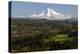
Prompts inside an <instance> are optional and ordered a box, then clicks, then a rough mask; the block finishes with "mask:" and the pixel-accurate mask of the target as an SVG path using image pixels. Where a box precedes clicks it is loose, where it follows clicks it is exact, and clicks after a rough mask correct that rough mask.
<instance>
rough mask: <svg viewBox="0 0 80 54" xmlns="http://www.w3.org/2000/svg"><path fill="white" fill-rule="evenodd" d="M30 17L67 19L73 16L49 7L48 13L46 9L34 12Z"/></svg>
mask: <svg viewBox="0 0 80 54" xmlns="http://www.w3.org/2000/svg"><path fill="white" fill-rule="evenodd" d="M30 17H35V18H36V17H37V18H40V19H48V20H65V19H70V18H71V16H70V15H65V14H62V13H58V12H56V11H54V10H53V9H51V8H47V13H45V11H42V12H41V13H40V14H33V15H31V16H30Z"/></svg>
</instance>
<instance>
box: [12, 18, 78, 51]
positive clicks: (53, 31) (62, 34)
mask: <svg viewBox="0 0 80 54" xmlns="http://www.w3.org/2000/svg"><path fill="white" fill-rule="evenodd" d="M77 30H78V28H77V21H71V22H70V21H68V20H64V21H61V20H59V21H58V20H54V21H49V20H46V19H40V20H38V19H11V50H12V52H31V51H45V50H46V51H47V50H63V49H77V45H78V43H77V42H78V40H77V39H78V34H77V33H78V31H77Z"/></svg>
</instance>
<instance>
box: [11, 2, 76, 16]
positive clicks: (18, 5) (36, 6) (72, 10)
mask: <svg viewBox="0 0 80 54" xmlns="http://www.w3.org/2000/svg"><path fill="white" fill-rule="evenodd" d="M47 8H51V9H53V10H55V11H56V12H60V13H63V14H70V15H71V16H72V17H77V15H78V6H77V5H64V4H49V3H32V2H20V1H12V12H11V13H12V15H11V16H12V17H19V16H24V17H29V16H30V15H32V14H33V13H35V14H39V13H40V12H41V11H45V13H47Z"/></svg>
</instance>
